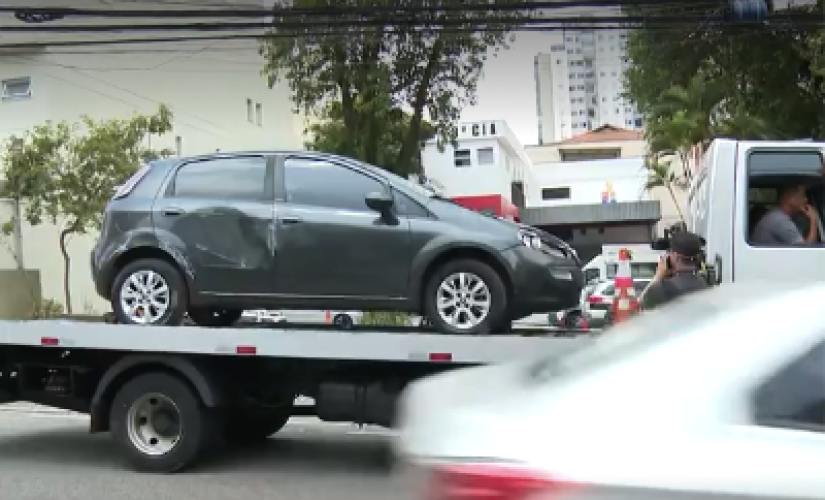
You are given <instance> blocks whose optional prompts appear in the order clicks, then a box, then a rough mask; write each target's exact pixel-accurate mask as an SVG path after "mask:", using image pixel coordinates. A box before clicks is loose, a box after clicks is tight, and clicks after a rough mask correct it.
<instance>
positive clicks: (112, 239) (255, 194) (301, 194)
mask: <svg viewBox="0 0 825 500" xmlns="http://www.w3.org/2000/svg"><path fill="white" fill-rule="evenodd" d="M580 264H581V263H580V262H579V260H578V258H577V257H576V254H575V252H574V251H573V250H572V249H571V248H570V247H569V246H568V245H567V244H566V243H564V242H563V241H561V240H559V239H558V238H555V237H553V236H552V235H549V234H547V233H544V232H542V231H537V230H534V229H532V228H530V227H528V226H522V225H518V224H516V223H513V222H509V221H504V220H499V219H495V218H492V217H488V216H485V215H482V214H479V213H476V212H473V211H471V210H468V209H466V208H463V207H461V206H458V205H456V204H455V203H453V202H451V201H449V200H446V199H443V198H439V197H438V196H436V195H433V194H432V193H430V192H428V191H427V190H425V189H424V188H422V187H421V186H419V185H417V184H414V183H412V182H410V181H407V180H405V179H403V178H401V177H399V176H397V175H395V174H392V173H389V172H387V171H385V170H382V169H379V168H377V167H374V166H371V165H367V164H365V163H362V162H359V161H356V160H352V159H349V158H344V157H340V156H334V155H329V154H322V153H312V152H248V153H215V154H210V155H205V156H197V157H190V158H175V159H164V160H158V161H154V162H151V163H149V164H147V165H145V166H144V167H143V168H141V169H140V170H139V171H138V172H137V173H136V174H135V175H134V176H133V177H132V178H131V179H129V180H128V181H127V182H126V183H125V184H123V185H122V186H121V187H120V188H119V189H118V190H117V192H116V193H115V194H114V196H113V198H112V200H111V201H110V202H109V204H108V206H107V207H106V213H105V217H104V222H103V228H102V231H101V234H100V238H99V240H98V241H97V244H96V245H95V248H94V250H93V252H92V270H93V277H94V281H95V284H96V288H97V291H98V293H99V294H100V295H101V296H102V297H104V298H105V299H107V300H109V301H111V304H112V307H113V309H114V313H115V315H116V316H117V318H118V321H120V322H122V323H131V324H143V325H177V324H180V323H181V322H182V320H183V318H184V315H186V314H188V315H189V317H190V318H191V320H192V321H194V322H195V323H197V324H199V325H202V326H229V325H232V324H233V323H234V322H235V321H236V320H237V319H238V318H239V317H240V316H241V314H242V311H243V310H244V309H316V310H317V309H332V310H368V311H369V310H372V311H379V310H390V311H408V312H413V313H418V314H422V315H424V316H426V317H427V318H429V319H430V321H431V322H432V323H433V325H434V326H435V327H436V329H438V330H439V331H440V332H443V333H450V334H491V333H497V332H502V333H503V332H506V331H509V329H510V325H511V322H512V321H513V320H515V319H519V318H521V317H525V316H528V315H530V314H533V313H536V312H546V311H550V310H559V309H564V308H566V307H571V306H574V305H576V304H577V303H578V299H579V292H580V291H581V288H582V284H583V279H582V274H581V271H580Z"/></svg>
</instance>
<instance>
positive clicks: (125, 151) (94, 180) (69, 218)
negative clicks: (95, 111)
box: [2, 106, 172, 314]
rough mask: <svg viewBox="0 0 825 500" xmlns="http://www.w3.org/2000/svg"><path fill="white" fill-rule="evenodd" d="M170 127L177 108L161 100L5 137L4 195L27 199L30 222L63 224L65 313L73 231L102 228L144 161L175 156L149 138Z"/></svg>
mask: <svg viewBox="0 0 825 500" xmlns="http://www.w3.org/2000/svg"><path fill="white" fill-rule="evenodd" d="M171 129H172V113H171V111H170V110H169V108H168V107H166V106H160V108H159V109H158V111H157V113H156V114H154V115H151V116H143V115H135V116H133V117H131V118H129V119H111V120H102V121H95V120H93V119H92V118H89V117H88V116H84V117H83V118H82V119H81V121H80V122H79V123H74V124H71V123H67V122H60V123H53V122H46V123H45V124H43V125H39V126H36V127H34V128H33V129H32V130H30V131H29V132H27V133H26V134H24V135H23V136H13V137H11V138H10V139H9V140H8V141H7V142H6V144H5V147H4V150H3V156H2V161H3V175H4V181H5V182H4V184H3V192H2V195H3V196H5V197H7V198H11V199H13V200H14V201H15V202H16V203H20V204H22V206H23V207H24V210H23V218H24V219H25V220H26V221H27V222H28V223H29V224H31V225H38V224H41V223H42V222H44V221H49V222H51V223H53V224H60V227H61V231H60V236H59V241H58V243H59V246H60V252H61V253H62V255H63V264H64V267H63V293H64V302H65V305H66V312H67V313H69V314H71V313H72V302H71V286H70V268H71V267H70V265H71V262H70V257H69V253H68V250H67V242H68V239H69V237H70V236H72V235H74V234H83V233H86V232H88V231H89V230H91V229H95V228H99V227H100V224H101V219H102V214H103V210H104V208H105V206H106V203H107V202H108V201H109V199H110V198H111V196H112V194H113V193H114V190H115V188H116V187H117V186H118V185H119V184H120V183H122V182H124V181H125V180H126V179H127V178H128V177H129V176H130V175H132V174H133V173H134V172H135V171H136V170H137V169H138V167H139V166H140V164H141V162H145V161H148V160H151V159H155V158H159V157H162V156H169V155H171V154H172V152H171V151H168V150H155V149H152V148H151V146H150V145H149V140H150V137H151V136H153V135H161V134H164V133H166V132H169V131H170V130H171ZM14 222H15V221H6V222H5V223H4V225H3V232H4V233H6V234H8V233H10V232H11V231H13V228H14Z"/></svg>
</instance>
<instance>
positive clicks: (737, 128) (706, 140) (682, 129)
mask: <svg viewBox="0 0 825 500" xmlns="http://www.w3.org/2000/svg"><path fill="white" fill-rule="evenodd" d="M731 95H732V92H731V87H730V85H729V84H728V82H725V81H723V80H722V79H719V78H714V77H713V76H711V72H710V70H709V69H704V70H702V71H699V72H697V73H696V74H695V75H694V76H693V77H692V78H691V79H690V80H689V81H688V82H687V84H686V85H684V86H683V85H674V86H673V87H671V88H669V89H668V90H666V91H665V92H663V93H662V95H661V97H660V103H659V105H658V106H656V107H655V108H654V109H652V110H651V112H650V113H649V120H648V126H647V130H646V132H645V138H646V139H647V142H648V148H649V150H650V152H651V154H653V155H654V156H657V157H658V158H660V159H661V158H664V157H666V156H675V157H677V158H678V159H679V160H680V162H681V164H682V172H681V174H680V176H681V178H682V180H683V181H685V182H686V183H690V181H691V180H692V172H691V171H690V170H689V168H688V165H689V162H688V160H689V156H690V152H691V150H692V149H693V148H694V147H695V146H697V145H698V146H700V147H701V148H702V150H703V151H704V150H705V149H706V148H707V147H708V146H709V145H710V143H711V141H713V139H715V138H717V137H736V138H740V139H761V138H764V137H765V136H766V135H767V127H766V125H765V122H764V121H763V120H761V119H760V118H759V117H756V116H752V115H751V114H749V113H747V112H745V111H744V110H743V109H742V108H741V107H739V106H738V105H737V103H736V102H735V99H734V98H732V97H731Z"/></svg>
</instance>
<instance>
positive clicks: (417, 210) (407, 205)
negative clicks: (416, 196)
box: [393, 190, 430, 219]
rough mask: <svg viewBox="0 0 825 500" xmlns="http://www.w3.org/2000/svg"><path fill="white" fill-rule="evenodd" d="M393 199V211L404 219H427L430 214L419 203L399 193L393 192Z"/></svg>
mask: <svg viewBox="0 0 825 500" xmlns="http://www.w3.org/2000/svg"><path fill="white" fill-rule="evenodd" d="M393 195H394V197H395V211H396V213H397V214H398V215H403V216H405V217H419V218H422V219H424V218H428V217H429V216H430V213H429V212H428V211H427V209H426V208H424V207H422V206H421V204H420V203H418V202H417V201H415V200H413V199H412V198H410V197H409V196H407V195H406V194H404V193H402V192H401V191H397V190H393Z"/></svg>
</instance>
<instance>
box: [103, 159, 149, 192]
mask: <svg viewBox="0 0 825 500" xmlns="http://www.w3.org/2000/svg"><path fill="white" fill-rule="evenodd" d="M147 173H149V165H144V166H142V167H140V170H138V171H137V172H135V174H134V175H133V176H132V177H130V178H129V180H128V181H126V182H125V183H123V184H121V185H120V186H118V187H116V188H115V194H114V195H113V196H112V199H113V200H118V199H120V198H125V197H127V196H129V193H131V192H132V190H133V189H135V186H137V185H138V183H139V182H140V181H141V180H142V179H143V178H144V177H145V176H146V174H147Z"/></svg>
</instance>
